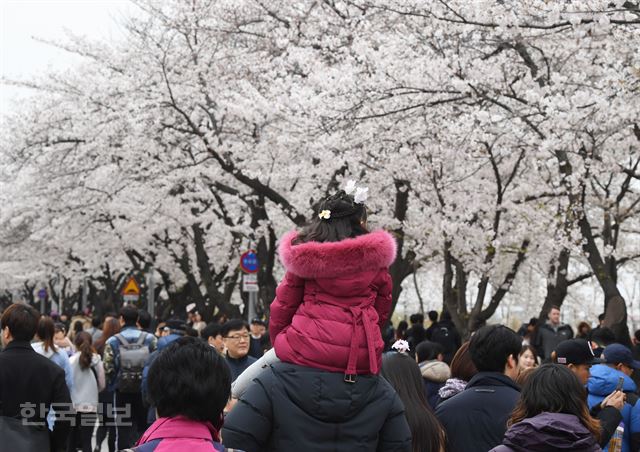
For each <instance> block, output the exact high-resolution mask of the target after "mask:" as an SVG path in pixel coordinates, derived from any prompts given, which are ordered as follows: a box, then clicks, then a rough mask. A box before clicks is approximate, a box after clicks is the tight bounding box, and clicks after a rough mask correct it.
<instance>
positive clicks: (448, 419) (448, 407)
mask: <svg viewBox="0 0 640 452" xmlns="http://www.w3.org/2000/svg"><path fill="white" fill-rule="evenodd" d="M521 343H522V341H521V339H520V336H518V335H517V334H516V333H515V331H513V330H511V329H510V328H507V327H506V326H503V325H490V326H485V327H482V328H480V329H479V330H478V332H477V333H476V334H475V335H473V337H472V338H471V342H470V344H469V352H470V354H471V360H472V361H473V363H474V364H475V366H476V367H477V369H478V371H479V372H478V373H477V374H476V375H475V376H474V377H473V378H472V379H471V381H469V384H468V385H467V387H466V389H465V390H464V391H462V392H461V393H459V394H457V395H455V396H453V397H452V398H450V399H448V400H446V401H444V402H442V403H441V404H440V405H438V408H437V409H436V416H437V417H438V419H439V420H440V422H441V423H442V425H443V427H444V428H445V430H446V432H447V441H448V445H449V447H448V448H447V451H449V452H486V451H487V450H489V449H491V448H493V447H495V446H497V445H499V444H501V443H502V438H503V436H504V433H505V431H506V430H507V420H508V419H509V416H510V415H511V411H512V410H513V408H514V407H515V405H516V402H517V401H518V398H519V397H520V388H519V386H518V385H517V384H516V383H515V381H514V380H515V378H516V377H517V375H518V354H519V353H520V349H521Z"/></svg>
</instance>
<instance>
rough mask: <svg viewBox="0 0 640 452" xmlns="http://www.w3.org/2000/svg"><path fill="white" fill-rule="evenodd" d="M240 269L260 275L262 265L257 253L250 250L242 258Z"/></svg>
mask: <svg viewBox="0 0 640 452" xmlns="http://www.w3.org/2000/svg"><path fill="white" fill-rule="evenodd" d="M240 268H241V269H242V271H243V272H245V273H258V270H259V269H260V264H259V262H258V255H257V254H256V252H255V251H253V250H249V251H247V252H245V253H244V254H242V256H240Z"/></svg>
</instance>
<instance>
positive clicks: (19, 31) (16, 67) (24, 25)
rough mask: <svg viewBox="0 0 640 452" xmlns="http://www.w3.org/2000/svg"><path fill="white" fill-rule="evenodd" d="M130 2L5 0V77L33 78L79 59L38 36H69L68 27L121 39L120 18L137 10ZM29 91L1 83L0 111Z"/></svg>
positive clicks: (0, 6) (1, 50)
mask: <svg viewBox="0 0 640 452" xmlns="http://www.w3.org/2000/svg"><path fill="white" fill-rule="evenodd" d="M133 8H134V7H133V6H132V5H131V4H130V3H129V2H128V1H127V0H0V79H2V78H5V79H6V78H8V79H29V78H31V77H32V76H34V75H38V74H41V73H42V72H44V71H46V70H47V69H48V68H53V69H59V68H64V67H68V66H70V65H73V64H75V63H76V62H77V61H78V60H77V59H76V57H74V56H72V55H69V54H67V53H66V52H63V51H61V50H58V49H56V48H54V47H52V46H49V45H47V44H43V43H41V42H38V41H36V40H35V39H34V37H38V38H42V39H49V40H58V39H64V37H65V29H66V30H69V31H71V32H72V33H74V34H79V35H85V36H88V37H90V38H95V39H106V40H109V39H118V38H119V36H120V28H119V26H118V21H119V19H120V18H121V17H122V16H123V15H125V14H127V13H128V12H130V11H132V10H133ZM28 94H29V92H28V90H24V89H20V88H15V87H10V86H7V85H5V84H0V113H6V112H9V111H11V109H12V108H14V107H13V103H14V102H15V100H16V99H20V97H21V96H24V95H28Z"/></svg>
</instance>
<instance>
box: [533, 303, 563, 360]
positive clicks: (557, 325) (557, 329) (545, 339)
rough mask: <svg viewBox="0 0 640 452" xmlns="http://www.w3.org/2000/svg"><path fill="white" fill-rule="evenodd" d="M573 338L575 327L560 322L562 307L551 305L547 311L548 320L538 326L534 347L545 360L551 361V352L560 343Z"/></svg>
mask: <svg viewBox="0 0 640 452" xmlns="http://www.w3.org/2000/svg"><path fill="white" fill-rule="evenodd" d="M572 338H573V329H572V328H571V327H570V326H569V325H567V324H565V323H561V322H560V308H559V307H557V306H551V308H550V309H549V312H548V313H547V321H546V323H543V324H542V325H539V326H538V331H537V332H536V338H535V344H534V348H535V349H536V351H537V352H538V354H539V355H540V358H541V359H542V360H543V361H544V362H549V361H551V353H552V352H553V351H554V350H555V349H556V347H557V346H558V344H559V343H560V342H562V341H566V340H567V339H572Z"/></svg>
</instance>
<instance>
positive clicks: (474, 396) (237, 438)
mask: <svg viewBox="0 0 640 452" xmlns="http://www.w3.org/2000/svg"><path fill="white" fill-rule="evenodd" d="M364 193H366V190H363V189H362V188H357V187H355V185H353V184H349V186H348V188H347V189H346V190H345V191H339V192H338V193H336V194H335V195H332V196H329V197H327V198H326V199H324V200H322V201H321V202H320V204H319V206H318V207H319V209H318V215H317V217H316V218H315V219H314V220H313V221H311V223H310V224H309V225H308V226H306V227H305V228H304V229H302V230H301V231H297V232H292V233H290V234H288V235H286V236H284V237H283V238H282V240H281V245H280V249H279V253H280V259H281V261H282V263H283V265H284V267H285V269H286V273H285V276H284V278H283V280H282V282H281V283H280V285H279V286H278V288H277V290H276V298H275V300H273V302H272V303H271V307H270V318H269V321H268V322H266V321H264V320H263V319H253V320H252V321H251V323H250V324H248V323H247V322H245V321H244V320H241V319H231V320H226V321H224V322H217V321H214V322H211V323H209V324H206V323H204V322H203V321H202V318H201V317H200V315H199V314H198V313H197V311H195V309H194V307H193V306H189V307H187V312H186V313H185V314H186V315H187V318H186V319H185V318H183V319H179V318H172V319H168V320H166V321H164V322H162V323H160V324H158V325H152V319H151V317H150V316H149V314H148V313H147V312H145V311H144V310H140V309H138V308H136V307H135V306H132V305H124V306H122V308H121V309H120V311H119V312H118V313H117V314H116V313H109V314H107V315H106V316H104V318H92V319H89V318H83V319H63V318H60V317H58V316H56V315H55V314H54V315H49V316H47V315H40V313H38V312H37V311H36V310H35V309H34V308H32V307H30V306H28V305H26V304H21V303H16V304H13V305H11V306H9V307H8V308H7V309H6V310H5V311H4V312H3V313H2V316H1V318H0V329H1V333H2V344H3V350H2V352H0V433H1V436H2V439H1V441H0V451H4V450H7V451H9V450H11V451H14V450H21V451H31V450H33V451H46V450H51V451H56V452H58V451H67V452H75V451H78V450H81V451H82V452H92V451H94V450H101V447H102V443H103V442H104V441H105V440H106V441H107V447H108V449H109V451H110V452H114V451H116V450H119V451H120V450H124V451H136V452H150V451H155V452H166V451H186V450H188V451H190V452H205V451H206V452H211V451H234V450H237V451H245V452H258V451H273V452H276V451H278V452H286V451H294V450H296V451H297V450H308V451H310V452H311V451H325V450H331V451H385V452H393V451H398V452H409V451H411V452H445V451H449V452H475V451H478V452H480V451H482V452H487V451H496V452H498V451H499V452H505V451H517V452H524V451H550V450H560V451H562V450H566V451H584V452H590V451H599V450H608V451H611V452H617V451H624V452H627V451H634V452H635V451H639V450H640V404H638V403H637V400H638V395H637V392H638V386H637V383H636V379H635V377H636V375H635V373H634V371H635V370H637V369H639V368H640V361H638V360H637V356H636V355H634V354H636V353H637V351H638V350H632V349H630V348H627V347H626V346H625V345H623V344H620V343H616V338H615V336H614V335H613V333H612V332H611V331H610V330H608V329H607V328H605V327H604V326H602V325H599V326H598V327H597V328H595V329H593V330H591V329H590V328H589V325H588V324H586V326H585V325H580V326H579V328H578V332H579V334H578V336H579V337H574V332H573V329H572V328H571V327H570V326H568V325H565V324H562V323H561V322H560V317H561V316H560V309H559V308H558V307H552V308H551V309H550V310H549V313H548V318H547V320H546V321H545V322H538V321H537V320H536V319H532V320H531V321H530V322H529V323H528V324H526V325H523V327H522V328H521V329H520V331H519V332H518V333H516V332H515V331H513V330H512V329H510V328H508V327H506V326H504V325H487V326H483V327H481V328H479V329H478V330H477V331H475V332H474V333H473V334H472V335H471V337H470V338H469V340H466V341H464V342H463V338H462V337H461V336H460V334H459V333H458V331H457V330H456V328H455V326H454V324H453V322H452V321H451V317H450V316H449V315H448V313H447V312H443V313H442V314H441V315H438V313H437V312H434V311H431V312H429V313H428V314H427V317H428V319H429V325H428V326H427V327H425V318H424V316H423V315H422V314H415V315H412V316H411V317H410V319H409V321H410V324H408V323H406V322H400V324H399V325H397V327H396V328H395V329H394V328H393V327H392V326H391V324H390V322H389V316H390V313H391V312H390V310H391V305H392V303H391V297H392V283H391V278H390V276H389V272H388V268H389V266H390V265H391V264H392V263H393V261H394V259H395V257H396V244H395V240H394V238H393V236H392V235H391V234H389V233H387V232H384V231H375V232H370V231H369V230H368V229H367V210H366V207H365V205H364V201H365V198H364V196H363V194H364ZM152 327H153V328H154V330H153V331H154V332H152V331H151V328H152ZM267 330H268V331H267ZM639 336H640V335H639ZM637 339H639V340H640V337H638V338H637ZM636 342H637V341H636ZM94 434H95V437H96V442H95V443H94V442H93V436H94Z"/></svg>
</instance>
